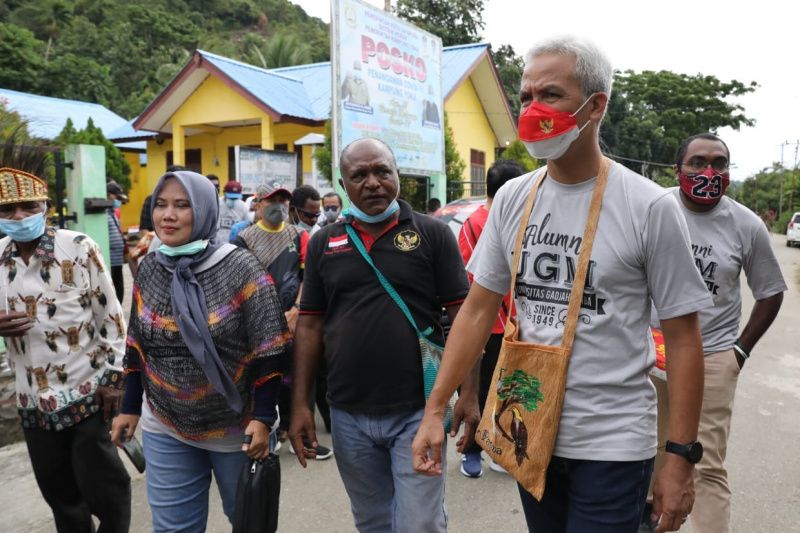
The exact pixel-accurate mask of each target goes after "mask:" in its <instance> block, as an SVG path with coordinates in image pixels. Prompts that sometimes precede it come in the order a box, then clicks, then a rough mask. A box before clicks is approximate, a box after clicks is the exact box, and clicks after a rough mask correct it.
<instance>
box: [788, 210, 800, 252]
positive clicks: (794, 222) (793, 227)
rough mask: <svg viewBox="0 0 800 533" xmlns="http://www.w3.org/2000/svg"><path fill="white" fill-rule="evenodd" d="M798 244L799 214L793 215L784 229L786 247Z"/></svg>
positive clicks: (799, 241)
mask: <svg viewBox="0 0 800 533" xmlns="http://www.w3.org/2000/svg"><path fill="white" fill-rule="evenodd" d="M798 244H800V213H795V214H794V215H792V219H791V220H790V221H789V226H788V227H787V228H786V246H796V245H798Z"/></svg>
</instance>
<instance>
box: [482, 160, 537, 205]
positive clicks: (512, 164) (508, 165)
mask: <svg viewBox="0 0 800 533" xmlns="http://www.w3.org/2000/svg"><path fill="white" fill-rule="evenodd" d="M526 172H527V171H526V170H525V167H523V166H522V165H521V164H520V163H519V162H517V161H514V160H513V159H498V160H497V161H495V162H494V163H492V166H490V167H489V170H488V171H487V172H486V196H488V197H489V198H494V195H495V194H497V191H499V190H500V187H502V186H503V185H505V183H506V182H507V181H508V180H510V179H514V178H516V177H517V176H522V175H523V174H525V173H526Z"/></svg>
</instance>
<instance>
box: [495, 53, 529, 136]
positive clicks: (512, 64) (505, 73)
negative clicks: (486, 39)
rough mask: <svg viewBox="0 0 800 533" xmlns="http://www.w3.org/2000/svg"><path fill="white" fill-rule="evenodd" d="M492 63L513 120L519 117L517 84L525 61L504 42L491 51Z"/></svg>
mask: <svg viewBox="0 0 800 533" xmlns="http://www.w3.org/2000/svg"><path fill="white" fill-rule="evenodd" d="M492 57H493V58H494V64H495V66H496V67H497V75H498V76H499V77H500V83H502V84H503V92H504V93H505V95H506V99H507V100H508V105H509V107H511V114H512V115H514V121H515V122H516V121H517V120H518V119H519V109H520V101H519V85H520V80H521V79H522V71H523V70H524V69H525V61H524V60H523V59H522V57H520V56H518V55H517V53H516V52H515V51H514V48H513V47H512V46H511V45H510V44H504V45H502V46H501V47H500V48H498V49H497V50H495V51H494V52H493V53H492Z"/></svg>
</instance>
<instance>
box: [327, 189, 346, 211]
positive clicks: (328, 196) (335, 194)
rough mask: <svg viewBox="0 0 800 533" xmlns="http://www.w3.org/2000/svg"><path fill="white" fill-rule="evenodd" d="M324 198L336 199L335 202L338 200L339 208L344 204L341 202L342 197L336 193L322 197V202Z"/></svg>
mask: <svg viewBox="0 0 800 533" xmlns="http://www.w3.org/2000/svg"><path fill="white" fill-rule="evenodd" d="M325 198H336V199H337V200H339V207H342V206H343V205H344V203H343V202H342V197H341V196H339V193H338V192H329V193H327V194H325V196H323V197H322V199H323V200H324V199H325Z"/></svg>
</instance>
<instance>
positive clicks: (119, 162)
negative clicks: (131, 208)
mask: <svg viewBox="0 0 800 533" xmlns="http://www.w3.org/2000/svg"><path fill="white" fill-rule="evenodd" d="M55 142H56V143H57V144H59V145H61V146H64V145H67V144H94V145H99V146H102V147H104V148H105V149H106V176H107V177H109V178H111V179H113V180H114V181H116V182H117V183H119V184H120V186H121V187H122V188H123V189H125V190H126V191H127V190H128V189H130V187H131V180H130V174H131V167H130V165H129V164H128V162H127V161H126V160H125V158H124V157H123V156H122V152H120V151H119V148H117V147H116V146H114V143H112V142H111V141H109V140H108V139H106V137H105V135H103V132H102V130H100V128H98V127H97V126H95V125H94V122H93V121H92V119H89V121H88V122H87V124H86V127H85V128H84V129H82V130H76V129H75V126H74V125H73V124H72V120H70V119H67V123H66V124H65V125H64V128H63V129H62V130H61V133H59V134H58V137H56V139H55Z"/></svg>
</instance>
